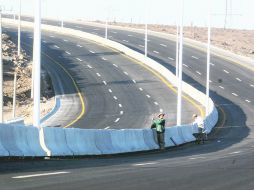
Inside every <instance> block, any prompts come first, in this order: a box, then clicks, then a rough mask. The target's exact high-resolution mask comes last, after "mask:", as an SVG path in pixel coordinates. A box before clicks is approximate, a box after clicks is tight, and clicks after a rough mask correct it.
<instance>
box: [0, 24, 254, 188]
mask: <svg viewBox="0 0 254 190" xmlns="http://www.w3.org/2000/svg"><path fill="white" fill-rule="evenodd" d="M47 22H49V21H47ZM51 24H56V22H54V23H51ZM65 26H66V27H72V28H76V29H79V30H84V31H88V32H89V31H90V32H93V33H94V32H96V33H97V34H98V35H101V36H103V35H104V30H103V29H102V28H100V27H95V26H89V25H82V24H77V23H66V25H65ZM109 36H111V37H110V38H111V39H112V40H115V41H118V42H121V43H123V44H125V45H127V46H129V47H132V48H133V49H135V50H137V51H140V52H143V50H144V48H143V46H142V45H143V44H144V41H143V39H144V36H143V35H141V34H139V33H136V32H130V31H128V30H125V31H124V30H115V29H111V30H109ZM123 40H125V41H123ZM149 40H150V41H149V46H148V50H149V56H150V57H152V58H154V59H156V60H157V61H159V62H160V63H161V64H163V65H165V66H166V67H168V68H169V69H170V70H172V71H174V67H175V66H174V59H175V45H174V42H172V41H169V40H166V39H164V38H161V37H159V36H157V37H155V36H150V37H149ZM162 44H163V45H162ZM211 62H212V65H211V97H212V98H213V100H214V101H215V102H216V104H217V105H218V108H219V110H220V112H221V121H220V123H219V125H218V127H217V128H216V129H215V130H214V133H213V134H212V135H211V136H210V137H209V141H208V142H207V143H206V144H205V145H201V146H197V145H193V144H188V145H184V146H181V147H178V148H174V149H169V150H167V151H165V152H156V151H155V152H149V153H143V154H137V155H136V154H134V155H125V156H115V157H110V158H99V159H96V158H94V159H90V158H87V159H81V160H78V159H77V160H57V161H55V160H50V161H42V162H37V161H33V162H30V161H29V162H15V163H13V162H10V161H9V162H8V161H6V162H4V164H2V165H1V169H0V170H1V178H0V180H1V181H0V183H1V186H3V187H6V189H35V188H36V189H84V188H87V189H163V190H164V189H174V190H175V189H202V190H203V189H208V190H209V189H211V190H219V189H220V190H224V189H232V190H233V189H236V190H238V189H246V190H248V189H249V190H252V189H253V188H254V183H253V175H254V170H253V163H254V160H253V156H254V152H253V151H254V141H253V126H254V125H253V124H254V121H253V120H254V119H253V101H254V99H253V98H254V96H253V90H254V79H253V77H252V76H253V66H252V65H249V66H241V65H242V64H239V63H236V62H232V61H228V60H225V59H224V58H222V57H218V56H216V55H212V58H211ZM205 63H206V55H205V53H204V52H202V51H200V50H197V49H195V48H192V47H189V46H185V47H184V64H185V65H184V73H185V74H184V80H185V81H186V82H188V83H190V84H192V85H193V86H195V87H197V88H198V89H200V90H202V91H204V86H205V78H206V74H205V71H206V64H205ZM31 163H32V164H31ZM55 171H57V172H59V171H64V172H66V173H64V174H59V175H50V176H40V177H30V178H19V179H17V178H13V177H17V176H25V175H30V174H41V173H50V172H55ZM27 180H31V181H32V182H31V183H27Z"/></svg>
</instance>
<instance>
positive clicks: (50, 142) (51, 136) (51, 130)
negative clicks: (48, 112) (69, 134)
mask: <svg viewBox="0 0 254 190" xmlns="http://www.w3.org/2000/svg"><path fill="white" fill-rule="evenodd" d="M43 132H44V141H45V145H46V147H47V148H48V149H49V150H50V152H51V156H67V155H73V152H72V151H71V150H70V148H69V147H68V145H67V141H66V137H65V132H64V129H62V128H57V127H44V128H43Z"/></svg>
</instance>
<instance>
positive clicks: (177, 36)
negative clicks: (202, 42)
mask: <svg viewBox="0 0 254 190" xmlns="http://www.w3.org/2000/svg"><path fill="white" fill-rule="evenodd" d="M177 19H178V20H177V21H176V22H177V23H176V73H175V74H176V77H179V17H178V18H177Z"/></svg>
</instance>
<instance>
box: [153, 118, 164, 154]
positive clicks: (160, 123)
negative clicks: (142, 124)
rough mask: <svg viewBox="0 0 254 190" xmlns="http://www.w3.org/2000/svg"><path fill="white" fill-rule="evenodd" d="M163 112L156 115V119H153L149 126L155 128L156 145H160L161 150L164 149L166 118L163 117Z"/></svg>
mask: <svg viewBox="0 0 254 190" xmlns="http://www.w3.org/2000/svg"><path fill="white" fill-rule="evenodd" d="M164 116H165V114H164V113H160V114H159V115H158V118H157V119H153V124H152V126H151V128H152V129H153V128H155V129H156V133H157V140H158V145H159V147H160V149H161V150H163V149H165V140H164V139H165V123H166V120H165V119H164Z"/></svg>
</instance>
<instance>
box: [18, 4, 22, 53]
mask: <svg viewBox="0 0 254 190" xmlns="http://www.w3.org/2000/svg"><path fill="white" fill-rule="evenodd" d="M18 22H19V24H18V56H20V35H21V0H19V21H18Z"/></svg>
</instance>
